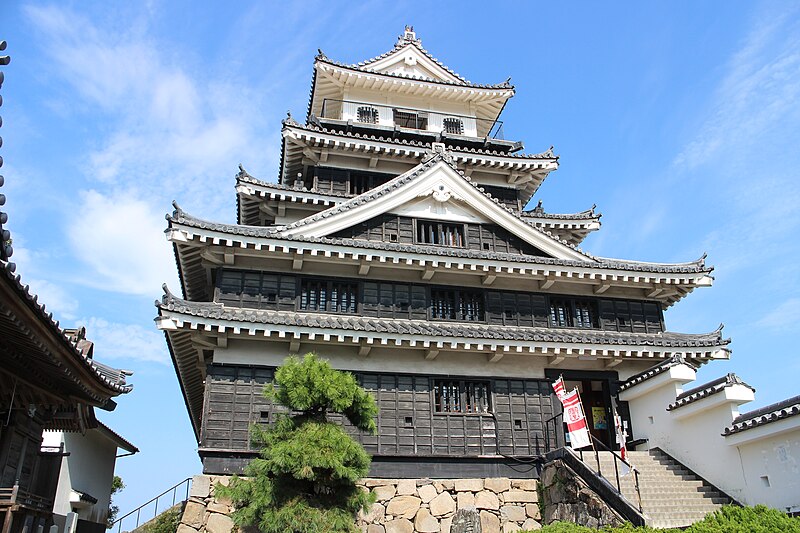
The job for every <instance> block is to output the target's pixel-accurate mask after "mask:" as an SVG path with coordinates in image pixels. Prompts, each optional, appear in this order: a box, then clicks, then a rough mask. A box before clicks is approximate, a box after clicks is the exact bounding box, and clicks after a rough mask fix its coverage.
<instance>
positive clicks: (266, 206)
mask: <svg viewBox="0 0 800 533" xmlns="http://www.w3.org/2000/svg"><path fill="white" fill-rule="evenodd" d="M258 210H259V211H261V212H262V213H266V214H267V215H269V216H271V217H272V218H275V217H276V216H278V213H277V212H276V211H275V209H273V208H272V207H270V206H269V204H267V200H264V201H263V202H261V203H260V204H258Z"/></svg>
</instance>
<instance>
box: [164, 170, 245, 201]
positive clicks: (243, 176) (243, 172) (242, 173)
mask: <svg viewBox="0 0 800 533" xmlns="http://www.w3.org/2000/svg"><path fill="white" fill-rule="evenodd" d="M236 177H237V178H239V179H242V178H252V177H253V176H251V175H250V173H249V172H247V171H246V170H245V169H244V167H243V166H242V164H241V163H239V172H238V173H237V174H236ZM173 205H174V204H173Z"/></svg>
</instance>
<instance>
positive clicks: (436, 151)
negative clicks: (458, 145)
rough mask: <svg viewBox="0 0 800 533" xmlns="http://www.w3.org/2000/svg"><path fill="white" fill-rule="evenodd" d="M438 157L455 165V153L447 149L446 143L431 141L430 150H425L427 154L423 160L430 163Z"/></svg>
mask: <svg viewBox="0 0 800 533" xmlns="http://www.w3.org/2000/svg"><path fill="white" fill-rule="evenodd" d="M436 158H439V159H441V160H442V161H446V162H448V163H450V164H451V165H455V163H454V162H453V154H452V152H451V151H450V150H448V149H447V146H446V145H445V144H444V143H431V148H430V150H425V156H424V157H423V158H422V162H423V163H428V162H430V161H433V160H434V159H436Z"/></svg>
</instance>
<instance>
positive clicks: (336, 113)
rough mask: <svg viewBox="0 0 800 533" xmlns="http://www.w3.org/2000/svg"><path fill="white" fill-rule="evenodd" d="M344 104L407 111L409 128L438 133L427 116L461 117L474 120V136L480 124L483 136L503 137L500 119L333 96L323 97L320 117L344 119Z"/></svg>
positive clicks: (466, 120) (365, 123) (466, 121)
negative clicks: (411, 115) (409, 121)
mask: <svg viewBox="0 0 800 533" xmlns="http://www.w3.org/2000/svg"><path fill="white" fill-rule="evenodd" d="M344 104H353V105H356V106H364V107H371V108H375V109H376V110H380V109H384V110H389V111H392V112H394V111H401V112H406V113H409V114H414V115H415V119H414V125H413V127H412V126H409V127H411V129H417V130H424V131H436V132H437V133H440V132H439V131H437V130H431V129H429V126H430V123H429V122H428V118H429V117H434V116H436V117H440V118H458V119H461V120H462V121H463V122H464V123H465V124H466V123H468V121H475V125H476V132H475V133H476V135H475V136H476V137H477V136H478V135H477V133H478V132H477V129H478V125H481V128H480V129H485V130H486V134H485V135H484V136H485V137H489V138H492V139H502V138H503V121H502V120H489V119H485V118H478V117H474V116H469V115H459V114H457V113H447V112H444V111H436V110H432V109H419V108H415V107H407V106H401V105H385V104H376V103H372V102H359V101H355V100H339V99H335V98H325V99H323V101H322V113H321V116H320V118H329V119H335V120H343V119H344V114H345V106H344ZM376 119H377V117H376ZM354 122H358V121H357V120H355V121H354ZM358 123H359V124H364V125H367V126H368V125H370V124H374V125H377V123H372V122H358ZM393 125H394V124H393ZM443 131H444V127H442V132H443ZM484 136H481V138H482V137H484Z"/></svg>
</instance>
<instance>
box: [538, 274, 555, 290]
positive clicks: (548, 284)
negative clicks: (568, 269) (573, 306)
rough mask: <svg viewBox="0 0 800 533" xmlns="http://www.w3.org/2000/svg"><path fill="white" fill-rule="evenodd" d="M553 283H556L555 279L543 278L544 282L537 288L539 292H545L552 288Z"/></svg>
mask: <svg viewBox="0 0 800 533" xmlns="http://www.w3.org/2000/svg"><path fill="white" fill-rule="evenodd" d="M555 282H556V279H555V278H551V277H547V278H545V280H544V281H542V282H541V283H539V288H540V289H541V290H543V291H546V290H547V289H549V288H550V287H552V286H553V284H554V283H555Z"/></svg>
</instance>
